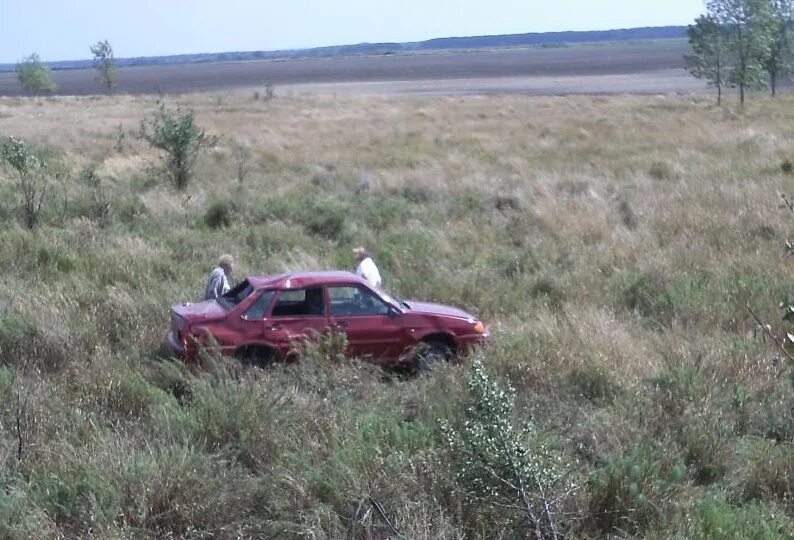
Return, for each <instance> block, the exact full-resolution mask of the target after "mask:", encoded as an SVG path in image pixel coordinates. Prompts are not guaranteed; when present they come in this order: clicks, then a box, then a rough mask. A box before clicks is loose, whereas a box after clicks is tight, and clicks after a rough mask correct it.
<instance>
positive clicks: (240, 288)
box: [217, 279, 254, 311]
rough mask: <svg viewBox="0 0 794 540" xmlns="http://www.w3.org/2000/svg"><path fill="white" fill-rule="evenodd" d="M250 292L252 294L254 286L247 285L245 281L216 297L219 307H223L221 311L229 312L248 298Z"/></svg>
mask: <svg viewBox="0 0 794 540" xmlns="http://www.w3.org/2000/svg"><path fill="white" fill-rule="evenodd" d="M252 292H254V286H253V285H251V284H250V283H248V280H247V279H245V280H243V281H241V282H240V283H239V284H238V285H236V286H235V287H233V288H232V289H231V290H229V292H227V293H226V294H224V295H223V296H220V297H218V299H217V302H218V303H219V304H220V305H221V307H223V309H225V310H226V311H229V310H230V309H232V308H233V307H234V306H236V305H237V304H239V303H240V302H242V301H243V300H245V299H246V298H248V297H249V296H250V295H251V293H252Z"/></svg>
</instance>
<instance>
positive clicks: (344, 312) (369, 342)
mask: <svg viewBox="0 0 794 540" xmlns="http://www.w3.org/2000/svg"><path fill="white" fill-rule="evenodd" d="M328 300H329V305H328V308H329V309H328V312H329V317H328V321H329V323H330V327H331V329H333V330H335V331H339V332H344V333H345V334H346V335H347V343H348V354H349V355H351V356H362V357H370V358H372V359H373V360H375V361H378V362H382V363H383V362H389V361H393V360H396V359H397V357H398V356H399V354H400V353H401V352H402V351H401V350H400V344H401V343H402V339H401V337H402V333H403V328H402V327H401V325H400V321H399V316H395V313H394V310H393V309H392V308H391V306H390V304H388V303H387V302H385V301H384V300H383V299H382V298H381V297H380V296H378V295H377V294H376V293H374V292H373V291H371V290H370V289H368V288H366V287H364V286H361V285H357V284H351V285H332V286H328Z"/></svg>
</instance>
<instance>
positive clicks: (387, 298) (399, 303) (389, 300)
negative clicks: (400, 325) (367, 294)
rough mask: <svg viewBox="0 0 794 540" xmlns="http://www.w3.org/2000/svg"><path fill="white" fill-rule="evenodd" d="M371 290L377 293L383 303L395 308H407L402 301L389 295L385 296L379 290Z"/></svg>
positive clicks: (385, 294) (383, 292)
mask: <svg viewBox="0 0 794 540" xmlns="http://www.w3.org/2000/svg"><path fill="white" fill-rule="evenodd" d="M373 290H374V291H375V292H376V293H377V295H378V296H380V297H381V299H382V300H383V301H384V302H386V303H388V304H392V305H395V306H405V307H408V304H406V303H405V302H404V301H402V300H400V299H399V298H396V297H394V296H391V295H389V294H387V293H386V292H385V291H381V290H377V289H373Z"/></svg>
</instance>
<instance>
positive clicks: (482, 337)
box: [166, 271, 488, 365]
mask: <svg viewBox="0 0 794 540" xmlns="http://www.w3.org/2000/svg"><path fill="white" fill-rule="evenodd" d="M327 331H338V332H344V333H345V334H346V335H347V342H348V351H347V353H348V354H349V355H350V356H355V357H368V358H370V359H372V360H373V361H376V362H378V363H380V364H384V365H391V364H398V363H402V362H405V361H406V360H407V359H408V358H410V353H411V351H412V350H413V348H414V347H415V346H416V345H417V344H418V343H420V342H422V341H424V340H428V339H435V340H442V341H444V342H446V343H447V344H449V345H450V346H451V347H452V348H453V349H454V350H455V351H456V352H465V351H466V350H467V349H468V348H470V347H472V346H475V345H479V344H483V343H485V341H486V340H487V339H488V332H487V330H486V329H485V327H484V326H483V324H482V323H481V322H480V321H479V320H477V319H476V318H475V317H474V316H473V315H471V314H469V313H467V312H465V311H463V310H460V309H458V308H455V307H451V306H445V305H442V304H433V303H427V302H414V301H407V302H402V303H398V302H396V301H395V300H393V299H391V298H390V297H388V296H387V295H385V294H383V293H381V292H379V291H376V290H374V289H373V288H372V287H370V286H369V284H368V283H367V282H366V281H365V280H363V279H361V278H360V277H358V276H356V275H355V274H353V273H351V272H342V271H331V272H304V273H293V274H280V275H276V276H251V277H248V278H247V279H246V280H244V281H243V282H242V283H241V284H240V285H238V286H237V287H235V288H234V289H232V291H230V293H228V294H227V295H224V297H223V298H221V299H218V300H208V301H204V302H198V303H195V304H190V303H188V304H180V305H175V306H172V308H171V331H170V332H169V333H168V335H167V338H166V342H167V343H168V345H169V347H170V348H171V350H172V351H173V353H174V354H176V355H177V356H180V357H182V358H185V359H187V360H190V359H193V358H194V357H195V356H196V353H197V349H198V346H199V345H198V344H202V345H205V346H217V347H218V348H219V350H220V351H221V352H223V353H225V354H235V353H237V352H239V351H241V350H243V349H244V348H245V347H252V346H253V347H263V348H267V349H268V350H269V351H272V352H273V353H274V354H275V356H276V357H277V358H278V359H282V360H283V359H285V358H286V357H287V356H288V354H289V353H290V351H291V350H292V349H293V348H294V346H295V343H296V341H300V340H304V339H308V338H311V337H312V336H316V335H318V334H321V333H323V332H327Z"/></svg>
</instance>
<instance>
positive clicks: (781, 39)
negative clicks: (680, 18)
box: [685, 0, 794, 105]
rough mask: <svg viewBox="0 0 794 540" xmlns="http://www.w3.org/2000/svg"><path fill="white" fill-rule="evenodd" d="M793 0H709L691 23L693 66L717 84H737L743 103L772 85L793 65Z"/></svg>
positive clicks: (720, 87)
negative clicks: (755, 92) (749, 94)
mask: <svg viewBox="0 0 794 540" xmlns="http://www.w3.org/2000/svg"><path fill="white" fill-rule="evenodd" d="M792 16H794V0H707V1H706V13H704V14H702V15H700V16H699V17H698V18H697V19H695V23H694V24H692V25H690V26H689V29H688V35H689V43H690V44H691V46H692V53H691V54H690V55H687V56H686V57H685V59H686V62H687V67H688V69H689V71H690V72H691V73H692V74H693V75H694V76H695V77H698V78H702V79H706V80H707V81H708V84H709V86H712V87H714V88H715V89H716V90H717V104H718V105H721V104H722V96H723V92H724V90H725V89H726V88H738V90H739V103H740V104H741V105H744V102H745V97H746V94H747V92H748V91H749V90H760V89H764V88H769V89H771V93H772V95H773V96H774V95H775V94H776V92H777V85H778V81H779V79H780V77H781V76H784V75H787V74H789V73H791V72H792V68H794V62H793V61H792V60H793V59H794V50H793V49H794V47H792Z"/></svg>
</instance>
